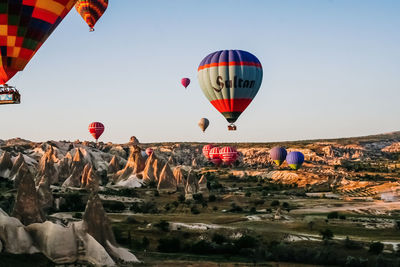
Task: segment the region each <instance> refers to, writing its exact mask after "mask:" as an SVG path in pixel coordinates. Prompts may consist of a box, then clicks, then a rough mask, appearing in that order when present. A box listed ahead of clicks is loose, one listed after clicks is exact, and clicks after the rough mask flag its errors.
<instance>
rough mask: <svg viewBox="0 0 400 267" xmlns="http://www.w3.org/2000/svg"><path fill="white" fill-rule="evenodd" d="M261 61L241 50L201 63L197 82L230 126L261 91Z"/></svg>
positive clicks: (223, 53) (228, 51)
mask: <svg viewBox="0 0 400 267" xmlns="http://www.w3.org/2000/svg"><path fill="white" fill-rule="evenodd" d="M262 77H263V70H262V66H261V63H260V61H259V60H258V59H257V58H256V57H255V56H254V55H252V54H251V53H249V52H246V51H242V50H222V51H217V52H214V53H211V54H209V55H208V56H206V57H205V58H204V59H203V60H202V61H201V63H200V65H199V68H198V80H199V83H200V87H201V89H202V90H203V93H204V95H205V96H206V97H207V99H208V100H209V101H210V103H211V104H212V105H213V106H214V107H215V108H216V109H217V110H218V111H219V112H220V113H221V114H222V115H223V116H224V117H225V118H226V120H227V121H228V122H230V123H234V122H235V121H236V120H237V119H238V118H239V116H240V114H242V112H243V111H244V110H245V109H246V108H247V106H248V105H249V104H250V103H251V101H252V100H253V98H254V97H255V96H256V94H257V92H258V90H259V89H260V86H261V82H262Z"/></svg>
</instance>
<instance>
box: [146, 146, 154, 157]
mask: <svg viewBox="0 0 400 267" xmlns="http://www.w3.org/2000/svg"><path fill="white" fill-rule="evenodd" d="M146 154H147V156H150V155H151V154H153V149H152V148H151V147H148V148H147V149H146Z"/></svg>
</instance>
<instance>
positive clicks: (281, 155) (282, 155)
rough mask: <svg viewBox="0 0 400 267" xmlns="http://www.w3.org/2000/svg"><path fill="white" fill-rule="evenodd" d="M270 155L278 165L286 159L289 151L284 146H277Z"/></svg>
mask: <svg viewBox="0 0 400 267" xmlns="http://www.w3.org/2000/svg"><path fill="white" fill-rule="evenodd" d="M269 156H270V157H271V159H272V160H273V161H274V162H275V164H276V165H278V166H281V165H282V163H283V162H284V161H285V159H286V156H287V151H286V149H285V148H283V147H279V146H276V147H273V148H272V149H271V150H270V151H269Z"/></svg>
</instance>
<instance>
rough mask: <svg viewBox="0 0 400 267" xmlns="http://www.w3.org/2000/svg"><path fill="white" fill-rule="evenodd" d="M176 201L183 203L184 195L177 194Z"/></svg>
mask: <svg viewBox="0 0 400 267" xmlns="http://www.w3.org/2000/svg"><path fill="white" fill-rule="evenodd" d="M178 201H179V202H180V203H183V202H185V196H184V195H182V194H181V195H179V196H178Z"/></svg>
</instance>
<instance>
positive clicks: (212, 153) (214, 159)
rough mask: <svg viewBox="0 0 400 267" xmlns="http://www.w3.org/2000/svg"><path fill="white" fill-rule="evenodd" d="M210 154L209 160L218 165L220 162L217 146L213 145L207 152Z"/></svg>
mask: <svg viewBox="0 0 400 267" xmlns="http://www.w3.org/2000/svg"><path fill="white" fill-rule="evenodd" d="M208 155H209V156H210V161H211V162H212V163H214V164H215V165H217V166H219V165H220V164H221V162H222V160H221V157H220V154H219V147H213V148H211V150H210V153H209V154H208Z"/></svg>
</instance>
